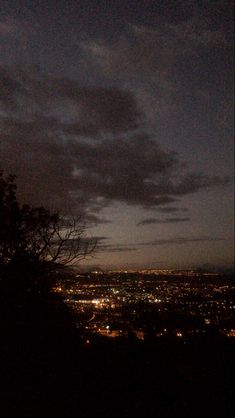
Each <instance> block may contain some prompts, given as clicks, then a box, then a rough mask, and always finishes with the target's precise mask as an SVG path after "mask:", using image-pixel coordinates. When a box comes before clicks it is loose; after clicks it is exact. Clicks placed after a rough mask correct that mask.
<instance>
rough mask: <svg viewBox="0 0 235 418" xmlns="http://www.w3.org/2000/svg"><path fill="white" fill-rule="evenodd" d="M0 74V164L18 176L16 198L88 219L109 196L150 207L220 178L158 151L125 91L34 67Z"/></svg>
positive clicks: (214, 183)
mask: <svg viewBox="0 0 235 418" xmlns="http://www.w3.org/2000/svg"><path fill="white" fill-rule="evenodd" d="M0 77H1V78H0V87H1V88H0V91H1V97H0V101H1V108H0V135H1V141H0V153H1V166H2V168H3V169H5V170H6V171H7V172H12V173H15V174H16V175H17V176H18V182H19V195H20V197H21V198H22V200H24V201H25V200H28V201H31V202H32V203H34V204H44V205H46V206H47V205H49V206H52V207H55V208H65V209H66V210H67V209H68V208H70V209H73V210H74V209H76V210H78V211H80V212H87V214H88V216H89V217H90V220H91V221H92V220H93V221H94V222H95V221H96V219H97V214H98V213H99V211H100V210H101V209H102V208H103V207H104V206H106V205H108V204H110V203H112V202H115V201H119V202H124V203H127V204H129V205H137V206H142V207H144V208H151V209H152V208H158V206H160V205H167V204H168V203H170V202H174V201H176V200H179V199H180V198H181V197H182V196H184V195H187V194H190V193H195V192H197V191H199V190H200V189H204V188H209V187H212V186H217V185H224V184H225V183H226V182H227V179H225V178H220V177H219V176H216V177H210V176H208V175H206V174H201V173H191V172H190V170H189V168H187V165H185V163H183V162H181V161H180V158H179V156H178V155H177V154H176V153H175V152H171V151H165V150H163V149H162V147H160V145H159V144H158V143H157V141H156V138H154V137H153V136H152V135H151V134H150V133H148V132H147V131H146V127H145V125H144V116H143V112H142V111H141V109H140V106H139V103H138V101H137V99H136V97H135V96H134V94H133V93H130V92H128V91H124V90H120V89H117V88H113V89H112V88H95V87H81V86H79V85H78V84H77V83H76V82H74V81H71V80H67V79H58V78H53V77H49V76H46V75H43V74H41V73H40V72H38V70H37V69H15V70H14V71H13V70H10V69H9V68H1V70H0ZM159 210H160V211H162V212H164V211H165V212H166V213H167V212H169V213H170V212H174V211H177V210H178V208H174V207H169V208H167V206H163V207H162V206H160V207H159ZM183 210H185V209H183ZM185 219H186V218H185ZM97 221H98V220H97ZM170 222H171V221H170Z"/></svg>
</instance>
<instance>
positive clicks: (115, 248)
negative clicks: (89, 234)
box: [97, 244, 139, 253]
mask: <svg viewBox="0 0 235 418" xmlns="http://www.w3.org/2000/svg"><path fill="white" fill-rule="evenodd" d="M138 250H139V248H137V247H135V246H128V245H121V244H116V245H98V246H97V253H99V252H100V253H102V252H104V253H123V252H130V251H138Z"/></svg>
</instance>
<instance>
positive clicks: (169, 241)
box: [138, 237, 224, 247]
mask: <svg viewBox="0 0 235 418" xmlns="http://www.w3.org/2000/svg"><path fill="white" fill-rule="evenodd" d="M216 241H224V238H213V237H198V238H188V237H181V238H169V239H157V240H153V241H149V242H142V243H140V244H138V245H140V246H149V245H150V246H153V247H155V246H156V247H157V246H159V245H183V244H189V243H196V242H216Z"/></svg>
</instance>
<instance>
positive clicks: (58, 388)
mask: <svg viewBox="0 0 235 418" xmlns="http://www.w3.org/2000/svg"><path fill="white" fill-rule="evenodd" d="M13 306H14V305H13ZM25 306H26V307H24V308H22V307H20V306H18V307H16V306H15V308H12V300H9V304H8V303H7V301H6V299H4V303H3V304H2V305H1V319H0V338H1V346H0V388H1V395H0V402H1V403H0V417H1V418H52V417H53V418H67V417H68V418H73V417H80V418H132V417H136V418H155V417H156V418H165V417H181V418H184V417H185V418H186V417H187V418H196V417H197V418H198V417H206V418H227V417H232V416H234V414H233V412H234V411H233V404H234V400H233V394H234V392H233V388H232V383H233V381H234V352H235V351H234V348H235V343H234V341H233V339H231V338H226V337H224V338H222V337H215V336H214V337H210V338H206V337H205V338H203V339H202V338H201V339H197V340H195V341H194V342H191V343H187V344H184V343H183V342H182V341H180V342H179V341H176V340H172V341H161V342H160V340H159V339H158V340H155V341H153V340H152V341H146V342H144V343H143V342H140V341H137V340H134V339H132V338H129V339H128V340H117V339H115V340H111V341H110V340H104V339H101V340H96V341H93V342H91V343H90V344H87V345H86V344H84V342H82V341H81V339H80V337H79V335H78V331H77V330H76V328H75V327H74V325H73V321H72V318H71V316H70V314H69V312H68V311H67V308H66V307H65V306H64V305H63V304H62V303H61V301H60V300H59V299H58V298H57V296H50V298H48V299H47V300H44V301H43V302H42V300H40V301H39V300H36V299H35V300H33V299H30V300H29V301H28V302H27V303H26V305H25Z"/></svg>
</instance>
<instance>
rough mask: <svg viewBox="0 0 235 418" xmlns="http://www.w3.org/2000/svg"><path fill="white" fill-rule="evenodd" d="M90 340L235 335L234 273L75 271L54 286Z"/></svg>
mask: <svg viewBox="0 0 235 418" xmlns="http://www.w3.org/2000/svg"><path fill="white" fill-rule="evenodd" d="M54 291H55V292H58V293H60V294H61V295H62V297H63V299H64V301H65V302H66V303H67V304H68V306H69V307H70V308H71V309H72V310H73V312H74V315H75V320H76V325H77V328H78V329H79V330H80V332H81V335H82V336H83V338H84V339H85V342H86V343H87V344H89V343H90V342H91V341H92V338H95V337H98V336H102V337H107V338H118V337H119V338H135V339H139V340H147V339H148V338H161V339H164V338H165V339H169V338H178V339H182V340H184V341H187V340H190V339H193V338H196V337H198V336H207V335H210V336H211V335H223V336H227V337H235V298H234V296H235V283H234V280H233V277H232V275H221V274H219V273H214V272H200V271H196V270H166V269H164V270H159V269H157V270H154V269H151V270H147V269H144V270H139V271H135V270H111V271H108V272H101V271H98V270H95V271H93V272H90V273H74V272H71V273H70V274H68V275H67V276H66V277H65V278H63V279H60V278H59V279H58V284H57V286H56V287H55V288H54Z"/></svg>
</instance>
